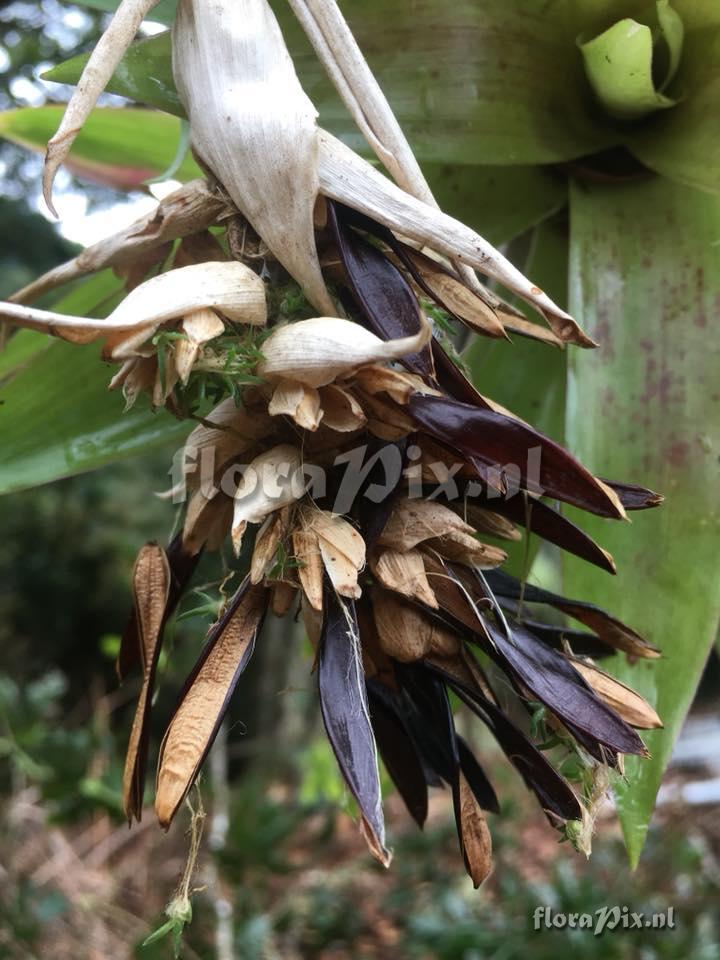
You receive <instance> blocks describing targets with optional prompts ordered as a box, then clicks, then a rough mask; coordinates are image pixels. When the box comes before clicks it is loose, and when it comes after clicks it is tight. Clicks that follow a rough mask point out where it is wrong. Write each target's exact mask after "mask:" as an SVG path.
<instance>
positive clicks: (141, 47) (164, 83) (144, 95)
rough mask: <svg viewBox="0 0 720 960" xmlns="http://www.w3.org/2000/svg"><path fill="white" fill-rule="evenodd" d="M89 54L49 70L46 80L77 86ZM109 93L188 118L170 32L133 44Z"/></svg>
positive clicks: (80, 55)
mask: <svg viewBox="0 0 720 960" xmlns="http://www.w3.org/2000/svg"><path fill="white" fill-rule="evenodd" d="M88 58H89V54H87V53H81V54H79V55H78V56H77V57H72V58H71V59H70V60H66V61H65V62H64V63H61V64H58V66H56V67H53V68H52V69H51V70H46V71H45V72H44V73H43V75H42V79H43V80H52V81H53V82H54V83H68V84H76V83H77V82H78V80H79V79H80V74H81V73H82V70H83V67H84V66H85V64H86V63H87V61H88ZM106 89H107V91H108V92H109V93H116V94H118V95H119V96H121V97H128V98H129V99H130V100H135V101H136V102H137V103H142V104H145V105H146V106H148V107H157V108H158V109H159V110H164V111H165V112H166V113H172V114H173V115H174V116H176V117H184V116H185V111H184V110H183V107H182V104H181V103H180V98H179V97H178V94H177V90H176V89H175V84H174V82H173V76H172V62H171V50H170V32H169V31H165V32H164V33H159V34H157V36H154V37H148V38H147V39H146V40H138V41H137V42H136V43H133V44H132V45H131V46H130V47H129V48H128V51H127V53H126V54H125V56H124V57H123V59H122V61H121V62H120V65H119V66H118V68H117V70H116V71H115V73H114V74H113V75H112V77H111V78H110V82H109V83H108V85H107V88H106Z"/></svg>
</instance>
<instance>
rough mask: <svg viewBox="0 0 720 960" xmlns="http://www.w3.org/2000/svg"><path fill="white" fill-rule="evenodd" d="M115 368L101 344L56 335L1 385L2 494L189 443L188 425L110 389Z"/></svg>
mask: <svg viewBox="0 0 720 960" xmlns="http://www.w3.org/2000/svg"><path fill="white" fill-rule="evenodd" d="M112 372H113V371H112V368H110V367H109V366H107V365H105V364H103V363H101V362H100V359H99V355H98V347H97V345H92V344H91V345H89V346H87V347H77V346H74V345H73V344H69V343H61V342H55V343H53V344H51V346H50V347H49V348H48V349H47V350H45V351H44V352H42V353H40V354H38V355H37V356H35V357H34V358H33V359H32V361H31V362H30V363H28V364H27V366H25V367H24V368H23V369H22V370H21V371H20V372H19V373H18V374H17V375H16V376H15V377H13V378H12V379H11V380H10V382H9V383H6V384H2V385H0V445H1V446H2V450H3V469H2V474H1V476H0V493H9V492H10V491H13V490H23V489H25V488H26V487H34V486H39V485H40V484H43V483H48V482H49V481H51V480H58V479H59V478H61V477H68V476H72V475H73V474H76V473H82V472H84V471H86V470H94V469H95V468H96V467H101V466H104V465H106V464H108V463H113V462H115V461H117V460H122V459H124V458H126V457H130V456H134V455H135V454H138V453H142V452H144V451H146V450H149V449H152V448H154V447H159V446H163V445H165V444H168V443H172V442H173V441H175V442H178V443H179V442H181V440H182V439H183V438H184V437H185V436H186V435H187V433H188V425H187V424H186V423H185V424H183V423H180V422H179V421H177V420H175V419H174V418H173V417H171V416H169V415H168V414H166V413H164V412H153V411H152V410H151V409H150V408H149V407H143V406H142V404H141V403H138V405H137V407H134V408H133V409H132V410H131V411H130V412H128V413H124V412H123V398H122V395H121V394H120V393H118V392H113V393H110V392H108V389H107V384H108V381H109V379H110V377H111V375H112Z"/></svg>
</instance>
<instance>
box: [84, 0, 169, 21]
mask: <svg viewBox="0 0 720 960" xmlns="http://www.w3.org/2000/svg"><path fill="white" fill-rule="evenodd" d="M75 2H76V3H77V5H78V6H79V7H89V8H90V9H91V10H101V11H105V12H107V13H114V12H115V10H117V7H118V0H75ZM176 7H177V0H160V3H158V5H157V6H156V7H153V9H152V10H151V11H150V13H149V14H148V15H147V17H146V18H145V19H146V20H152V21H154V22H155V23H166V24H168V25H169V24H171V23H172V22H173V20H174V19H175V9H176Z"/></svg>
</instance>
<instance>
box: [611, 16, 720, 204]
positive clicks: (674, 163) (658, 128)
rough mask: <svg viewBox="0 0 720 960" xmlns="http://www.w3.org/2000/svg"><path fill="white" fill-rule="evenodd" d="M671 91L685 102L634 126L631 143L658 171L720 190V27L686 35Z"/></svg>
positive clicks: (687, 183) (700, 186)
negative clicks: (719, 162) (718, 156)
mask: <svg viewBox="0 0 720 960" xmlns="http://www.w3.org/2000/svg"><path fill="white" fill-rule="evenodd" d="M718 7H720V5H718ZM673 90H677V91H678V93H679V94H680V95H681V96H682V102H680V103H679V104H678V105H677V106H676V107H675V108H674V109H673V110H670V111H668V112H666V113H664V114H663V115H662V116H657V117H653V118H652V120H650V121H649V122H648V124H647V125H643V126H642V127H640V128H638V129H637V130H634V131H632V133H631V134H629V136H628V137H627V144H628V146H629V148H630V149H631V150H632V152H633V153H634V154H635V156H636V157H637V158H638V159H639V160H641V161H642V162H643V163H644V164H645V165H646V166H648V167H650V168H651V169H652V170H655V171H656V172H657V173H660V174H662V175H663V176H665V177H668V178H669V179H671V180H675V181H676V182H678V183H682V184H686V185H687V186H691V187H696V188H697V189H699V190H707V191H710V192H712V193H720V164H718V163H717V162H715V159H714V158H716V157H717V155H718V150H720V111H719V110H718V102H720V26H716V27H714V28H712V29H708V30H695V31H693V32H692V33H688V34H687V35H686V38H685V46H684V52H683V57H682V62H681V64H680V69H679V70H678V73H677V76H676V77H675V80H674V82H673Z"/></svg>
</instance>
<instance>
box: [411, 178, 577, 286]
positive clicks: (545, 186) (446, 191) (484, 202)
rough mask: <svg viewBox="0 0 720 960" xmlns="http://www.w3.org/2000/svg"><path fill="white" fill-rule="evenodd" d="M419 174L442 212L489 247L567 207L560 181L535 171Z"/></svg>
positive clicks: (497, 244)
mask: <svg viewBox="0 0 720 960" xmlns="http://www.w3.org/2000/svg"><path fill="white" fill-rule="evenodd" d="M423 172H424V173H425V176H426V177H427V179H428V182H429V184H430V186H431V187H432V190H433V193H434V194H435V198H436V200H437V202H438V203H439V205H440V207H441V208H442V209H443V210H444V211H445V213H448V214H450V216H451V217H457V219H458V220H461V221H462V222H463V223H468V224H470V225H471V226H472V227H474V228H475V229H476V230H477V231H478V232H479V233H480V234H481V235H482V236H483V237H485V238H486V239H487V240H489V241H490V243H492V244H494V245H495V246H499V245H500V244H503V243H509V242H510V241H511V240H514V239H515V238H516V237H517V236H519V235H520V234H521V233H524V232H525V231H526V230H529V229H531V228H532V227H534V226H536V225H537V224H539V223H541V222H542V221H544V220H546V219H547V218H548V217H550V216H552V214H553V213H556V212H557V211H558V210H560V209H561V207H564V206H565V205H566V204H567V184H566V182H565V179H564V177H561V176H558V175H556V174H554V173H552V172H550V171H548V170H543V169H542V168H540V167H525V166H518V167H515V166H513V167H495V166H492V167H491V166H484V165H483V166H469V165H467V164H460V165H452V164H447V163H443V164H437V163H427V164H424V165H423ZM530 269H531V268H530V267H528V270H530ZM530 275H531V276H535V275H534V274H532V273H531V274H530ZM543 289H546V288H545V287H543ZM566 292H567V291H566V290H564V289H563V293H562V296H561V298H560V301H559V302H561V303H562V301H563V299H564V298H565V296H566Z"/></svg>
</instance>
